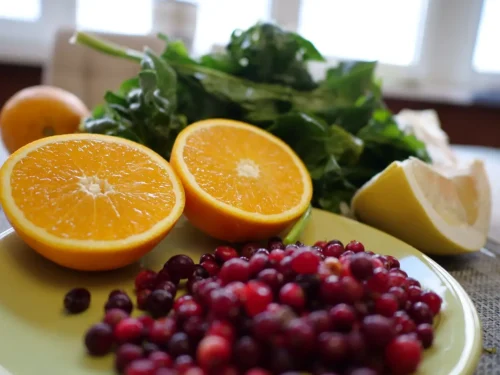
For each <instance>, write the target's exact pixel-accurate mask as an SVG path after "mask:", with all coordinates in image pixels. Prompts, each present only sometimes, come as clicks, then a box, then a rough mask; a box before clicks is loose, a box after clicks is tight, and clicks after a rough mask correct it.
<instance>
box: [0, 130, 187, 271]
mask: <svg viewBox="0 0 500 375" xmlns="http://www.w3.org/2000/svg"><path fill="white" fill-rule="evenodd" d="M0 181H1V187H0V202H1V204H2V206H3V209H4V211H5V214H6V216H7V218H8V220H9V221H10V222H11V224H12V226H13V227H14V229H15V230H16V231H17V233H18V234H19V235H20V236H21V238H23V239H24V241H25V242H26V243H27V244H28V245H29V246H31V247H32V248H33V249H34V250H36V251H37V252H39V253H40V254H41V255H43V256H44V257H46V258H48V259H50V260H52V261H54V262H55V263H58V264H60V265H62V266H66V267H70V268H74V269H78V270H92V271H96V270H107V269H114V268H119V267H122V266H125V265H128V264H130V263H133V262H134V261H136V260H138V259H139V258H140V257H142V256H143V255H144V254H146V253H147V252H148V251H150V250H151V249H152V248H153V247H154V246H155V245H156V244H157V243H158V242H159V241H160V240H161V239H162V238H164V237H165V235H166V234H167V233H168V232H169V230H170V229H171V228H172V226H173V225H174V224H175V223H176V221H177V220H178V219H179V217H180V216H181V215H182V211H183V208H184V202H185V198H184V190H183V187H182V184H181V182H180V180H179V179H178V178H177V176H176V175H175V173H174V171H173V170H172V168H171V167H170V165H169V163H168V162H167V161H166V160H165V159H163V158H162V157H161V156H160V155H158V154H156V153H155V152H153V151H152V150H150V149H148V148H147V147H144V146H141V145H139V144H137V143H135V142H131V141H128V140H125V139H121V138H117V137H110V136H104V135H93V134H72V135H61V136H53V137H48V138H44V139H41V140H38V141H35V142H32V143H30V144H28V145H26V146H24V147H22V148H20V149H19V150H17V151H16V152H15V153H13V154H12V155H11V156H10V157H9V158H8V159H7V161H6V162H5V164H4V165H3V166H2V168H1V170H0Z"/></svg>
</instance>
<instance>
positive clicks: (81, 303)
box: [64, 288, 90, 314]
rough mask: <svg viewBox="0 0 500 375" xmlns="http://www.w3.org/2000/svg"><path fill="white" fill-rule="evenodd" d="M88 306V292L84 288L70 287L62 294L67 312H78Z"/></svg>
mask: <svg viewBox="0 0 500 375" xmlns="http://www.w3.org/2000/svg"><path fill="white" fill-rule="evenodd" d="M89 306H90V292H89V291H88V290H87V289H85V288H74V289H71V290H70V291H69V292H68V293H67V294H66V296H64V307H65V308H66V310H67V311H68V312H69V313H72V314H78V313H81V312H83V311H85V310H87V309H88V308H89Z"/></svg>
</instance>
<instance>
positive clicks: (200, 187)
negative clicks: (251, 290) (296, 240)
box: [170, 119, 312, 241]
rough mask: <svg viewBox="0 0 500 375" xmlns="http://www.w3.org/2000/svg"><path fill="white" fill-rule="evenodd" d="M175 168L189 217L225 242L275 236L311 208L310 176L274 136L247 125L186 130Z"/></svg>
mask: <svg viewBox="0 0 500 375" xmlns="http://www.w3.org/2000/svg"><path fill="white" fill-rule="evenodd" d="M170 163H171V165H172V167H173V168H174V170H175V171H176V172H177V174H178V176H179V177H180V179H181V180H182V183H183V185H184V189H185V192H186V207H185V210H184V214H185V216H186V217H187V218H188V219H189V221H190V222H191V223H192V224H193V225H194V226H196V227H198V228H199V229H200V230H202V231H203V232H205V233H207V234H209V235H210V236H212V237H215V238H218V239H221V240H226V241H246V240H259V239H264V238H266V237H269V236H272V235H275V234H277V233H279V232H281V231H282V230H284V229H285V228H286V227H287V226H289V225H290V224H292V223H293V222H294V221H295V220H296V219H297V218H298V217H300V216H301V215H302V213H304V211H305V210H306V209H307V207H308V205H309V203H310V201H311V197H312V182H311V177H310V176H309V173H308V171H307V169H306V167H305V166H304V164H303V163H302V161H301V160H300V158H299V157H298V156H297V155H296V154H295V152H294V151H293V150H292V149H291V148H290V147H289V146H288V145H287V144H285V143H284V142H283V141H282V140H280V139H279V138H277V137H275V136H274V135H272V134H270V133H268V132H266V131H264V130H262V129H259V128H257V127H255V126H252V125H249V124H245V123H243V122H238V121H233V120H225V119H210V120H204V121H200V122H196V123H194V124H192V125H190V126H188V127H187V128H185V129H184V130H183V131H182V132H181V133H180V134H179V135H178V137H177V139H176V141H175V143H174V147H173V150H172V156H171V159H170Z"/></svg>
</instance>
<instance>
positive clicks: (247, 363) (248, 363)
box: [233, 336, 262, 369]
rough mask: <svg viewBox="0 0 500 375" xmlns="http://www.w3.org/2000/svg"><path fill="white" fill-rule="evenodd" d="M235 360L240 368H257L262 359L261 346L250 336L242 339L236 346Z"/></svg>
mask: <svg viewBox="0 0 500 375" xmlns="http://www.w3.org/2000/svg"><path fill="white" fill-rule="evenodd" d="M233 357H234V359H235V361H236V363H237V364H238V366H239V367H241V368H244V369H248V368H251V367H254V366H257V365H258V364H259V362H260V360H261V357H262V351H261V348H260V345H259V343H258V342H257V341H255V340H254V339H253V338H252V337H250V336H243V337H241V338H240V339H239V340H238V341H237V342H236V343H235V345H234V356H233Z"/></svg>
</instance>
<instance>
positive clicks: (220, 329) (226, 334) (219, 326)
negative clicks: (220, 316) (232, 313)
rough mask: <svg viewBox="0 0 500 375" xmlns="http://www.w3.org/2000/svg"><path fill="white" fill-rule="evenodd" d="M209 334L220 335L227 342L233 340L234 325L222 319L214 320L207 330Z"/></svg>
mask: <svg viewBox="0 0 500 375" xmlns="http://www.w3.org/2000/svg"><path fill="white" fill-rule="evenodd" d="M207 335H209V336H220V337H222V338H224V339H226V340H227V341H228V342H233V341H234V337H235V332H234V327H233V326H232V325H231V324H230V323H228V322H226V321H223V320H215V321H213V322H212V324H211V325H210V328H209V329H208V331H207Z"/></svg>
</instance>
